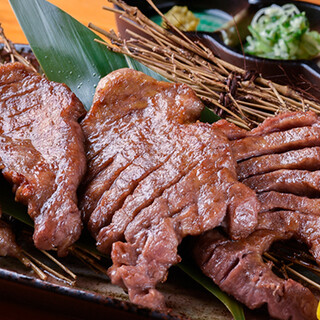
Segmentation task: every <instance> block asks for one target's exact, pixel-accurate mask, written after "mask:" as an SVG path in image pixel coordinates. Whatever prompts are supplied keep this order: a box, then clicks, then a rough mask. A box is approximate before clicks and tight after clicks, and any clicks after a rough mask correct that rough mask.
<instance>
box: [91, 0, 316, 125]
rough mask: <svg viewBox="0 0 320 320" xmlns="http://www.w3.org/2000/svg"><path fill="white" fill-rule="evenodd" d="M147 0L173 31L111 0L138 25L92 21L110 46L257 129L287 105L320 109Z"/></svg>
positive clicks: (224, 114) (227, 116)
mask: <svg viewBox="0 0 320 320" xmlns="http://www.w3.org/2000/svg"><path fill="white" fill-rule="evenodd" d="M146 1H147V2H148V3H149V4H150V5H151V6H152V7H153V8H154V10H155V11H156V12H157V13H158V14H159V15H161V16H162V18H163V19H164V21H165V22H166V25H168V26H169V30H165V29H163V28H162V27H160V26H158V25H157V24H155V23H154V22H153V21H151V20H150V19H149V18H147V17H146V16H145V15H144V14H143V13H142V12H141V11H140V10H139V9H138V8H136V7H132V6H129V5H127V4H126V3H125V2H123V1H121V0H109V2H112V3H113V4H115V5H116V6H118V7H119V8H121V10H119V9H117V8H109V7H104V9H106V10H109V11H113V12H115V13H116V14H119V15H120V19H123V20H125V21H126V22H127V23H128V24H130V25H132V26H133V29H132V30H127V33H128V35H129V36H130V37H131V38H130V39H129V40H126V39H125V38H123V37H121V36H120V35H118V34H116V33H115V32H114V31H113V30H111V31H105V30H103V29H101V28H100V27H98V26H95V25H93V24H90V25H89V27H91V28H92V29H94V30H95V31H97V32H99V33H101V34H103V35H104V36H106V37H107V39H108V40H110V42H111V43H110V42H109V41H106V42H102V43H103V44H105V45H106V46H107V47H108V48H109V49H110V50H113V51H115V52H119V53H122V54H126V55H128V56H130V57H133V58H134V59H136V60H138V61H140V62H141V63H143V64H145V65H146V66H148V67H149V68H150V69H152V70H154V71H156V72H157V73H159V74H161V75H163V76H164V77H165V78H167V79H169V80H171V81H174V82H181V83H186V84H188V85H189V86H191V87H192V88H193V90H194V91H195V92H196V93H197V95H198V96H199V97H200V98H201V99H202V100H203V101H204V102H205V103H207V104H208V106H209V107H210V106H211V108H212V109H213V111H214V112H215V113H217V114H218V115H220V116H222V117H223V118H225V119H227V120H229V121H232V122H234V123H236V124H237V125H239V126H241V127H244V128H247V129H248V128H252V127H254V126H255V125H257V124H258V123H259V122H262V121H263V120H264V119H265V118H267V117H269V116H272V115H274V114H276V113H277V112H279V111H282V110H305V109H310V110H314V111H315V112H318V113H319V112H320V104H319V103H317V102H316V101H313V100H310V99H306V98H303V97H302V95H301V94H299V93H298V92H296V91H295V90H293V89H291V88H290V87H288V86H282V85H279V84H276V83H273V82H272V81H269V80H266V79H264V78H262V77H261V76H259V75H258V74H256V73H254V72H247V71H245V70H243V69H241V68H238V67H236V66H234V65H231V64H230V63H227V62H226V61H224V60H222V59H219V58H218V57H216V56H214V55H213V53H212V51H211V50H210V49H208V48H207V47H205V46H204V44H203V43H201V42H200V41H195V42H194V41H192V40H191V39H190V38H188V36H187V35H186V34H184V33H183V32H181V31H180V30H178V29H177V28H176V27H175V26H173V25H172V24H170V22H169V21H168V20H167V19H166V18H165V16H164V15H163V14H162V13H161V12H160V11H159V10H158V9H157V7H156V6H155V5H154V3H153V2H152V0H146ZM133 30H136V31H133Z"/></svg>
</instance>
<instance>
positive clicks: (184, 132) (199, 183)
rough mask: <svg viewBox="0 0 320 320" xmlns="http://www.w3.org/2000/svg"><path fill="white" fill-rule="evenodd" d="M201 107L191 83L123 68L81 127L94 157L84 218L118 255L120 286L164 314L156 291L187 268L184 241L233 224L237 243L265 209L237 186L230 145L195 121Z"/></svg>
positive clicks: (104, 85) (113, 271)
mask: <svg viewBox="0 0 320 320" xmlns="http://www.w3.org/2000/svg"><path fill="white" fill-rule="evenodd" d="M202 109H203V105H202V103H201V102H200V100H198V99H197V98H196V96H195V94H194V92H193V91H192V90H191V89H190V88H189V87H187V86H186V85H180V84H172V83H167V82H159V81H156V80H154V79H152V78H150V77H148V76H146V75H144V74H143V73H141V72H137V71H133V70H130V69H122V70H118V71H115V72H113V73H111V74H110V75H108V76H107V77H105V78H104V79H102V80H101V82H100V83H99V85H98V87H97V91H96V94H95V97H94V103H93V106H92V108H91V110H90V111H89V113H88V114H87V116H86V117H85V119H84V120H83V121H82V123H81V124H82V127H83V130H84V133H85V137H86V151H87V158H88V159H89V161H88V167H89V170H88V174H87V177H86V179H85V181H84V183H83V187H82V197H81V202H80V203H81V208H82V210H83V216H84V217H85V220H86V221H88V226H89V229H90V230H91V232H92V234H93V235H94V236H95V237H96V239H97V245H98V248H99V250H100V251H102V252H105V253H109V252H110V251H111V256H112V260H113V266H112V267H111V268H110V269H109V274H110V277H111V279H112V281H113V283H116V284H119V285H122V286H123V287H125V288H127V289H128V292H129V297H130V299H131V300H132V301H133V302H135V303H138V304H141V305H144V306H148V307H151V308H163V307H164V300H163V297H162V295H161V294H160V293H159V292H158V291H157V290H156V289H155V287H156V285H157V283H159V282H160V281H165V279H166V277H167V271H168V269H169V267H170V266H171V265H173V264H175V263H177V262H178V261H180V258H179V256H178V254H177V247H178V245H179V243H180V242H181V240H182V238H183V237H185V236H186V235H197V234H200V233H202V232H203V231H205V230H209V229H211V228H214V227H215V226H217V225H220V224H221V222H222V221H223V220H224V219H227V220H228V221H229V222H230V223H229V230H230V233H231V234H232V235H233V236H234V237H235V238H238V237H243V236H247V235H248V234H249V233H250V232H251V231H252V230H253V229H254V227H255V225H256V223H257V216H256V214H257V211H258V210H259V204H258V202H257V199H256V197H255V193H254V192H253V191H252V190H251V189H249V188H247V187H245V186H244V185H243V184H242V183H239V182H238V181H237V179H236V170H235V161H234V159H233V157H232V154H231V150H230V147H229V141H228V139H227V137H226V136H225V135H224V134H223V133H222V132H221V130H219V129H218V128H214V127H213V126H212V125H209V124H205V123H200V122H195V121H196V120H197V119H198V117H199V115H200V113H201V111H202ZM239 194H241V197H237V195H239ZM226 214H227V216H228V218H226V217H225V216H226Z"/></svg>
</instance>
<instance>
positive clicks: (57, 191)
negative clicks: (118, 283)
mask: <svg viewBox="0 0 320 320" xmlns="http://www.w3.org/2000/svg"><path fill="white" fill-rule="evenodd" d="M0 111H1V119H0V168H1V169H2V173H3V175H4V177H5V178H6V179H7V180H9V181H10V182H11V183H12V184H13V190H14V192H15V193H16V200H17V201H20V202H22V203H24V204H26V205H28V213H29V215H30V216H31V217H32V218H33V219H34V222H35V232H34V236H33V238H34V242H35V245H36V246H37V247H38V248H39V249H45V250H50V249H52V248H57V249H58V253H59V254H60V255H64V254H65V253H66V252H67V249H68V247H69V246H70V245H71V244H72V243H73V242H74V241H76V240H77V239H78V237H79V235H80V232H81V215H80V212H79V210H78V208H77V197H76V190H77V187H78V185H79V183H80V180H81V178H82V176H83V174H84V171H85V164H86V159H85V153H84V150H83V134H82V131H81V128H80V126H79V124H78V123H77V120H78V118H79V117H80V116H82V115H83V114H84V113H85V110H84V108H83V106H82V105H81V103H80V102H79V100H78V99H77V98H76V97H75V95H74V94H73V93H72V92H71V91H70V90H69V89H68V88H67V87H66V86H65V85H62V84H57V83H54V82H50V81H48V80H46V79H45V78H42V77H41V76H39V75H37V74H35V73H33V72H32V71H31V70H29V69H27V68H26V67H25V66H23V65H22V64H19V63H15V64H7V65H4V66H1V67H0Z"/></svg>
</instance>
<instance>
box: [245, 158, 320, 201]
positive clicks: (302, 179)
mask: <svg viewBox="0 0 320 320" xmlns="http://www.w3.org/2000/svg"><path fill="white" fill-rule="evenodd" d="M319 158H320V157H319ZM319 167H320V165H319ZM243 183H244V184H245V185H247V186H248V187H249V188H251V189H253V190H255V191H256V192H258V193H261V192H265V191H278V192H287V193H292V194H296V195H300V196H309V197H312V198H314V197H319V196H320V171H319V170H317V171H308V170H276V171H272V172H269V173H266V174H259V175H255V176H253V177H250V178H247V179H244V180H243Z"/></svg>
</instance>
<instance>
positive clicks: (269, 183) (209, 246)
mask: <svg viewBox="0 0 320 320" xmlns="http://www.w3.org/2000/svg"><path fill="white" fill-rule="evenodd" d="M217 126H218V127H219V128H220V129H221V130H223V128H225V130H226V132H227V136H228V138H229V139H230V140H231V141H232V151H233V153H234V156H235V158H236V159H237V160H238V169H237V173H238V177H239V179H240V181H242V182H243V183H244V184H246V185H247V186H249V187H250V188H252V189H253V190H255V191H256V192H257V193H258V199H259V201H260V202H261V210H260V213H259V222H258V226H257V227H256V231H254V232H253V233H252V234H251V235H250V236H249V237H247V238H246V239H241V240H238V241H232V240H229V239H227V238H225V237H224V236H222V235H221V234H220V233H219V232H218V231H216V230H214V231H210V232H208V233H207V234H205V235H203V236H201V237H200V240H199V242H198V243H197V245H196V247H195V256H196V258H197V261H198V263H199V265H200V267H201V268H202V270H203V271H204V272H205V273H206V274H207V275H208V276H209V277H211V278H212V279H213V281H214V282H215V283H217V284H218V285H219V286H220V287H221V288H222V289H223V290H224V291H226V292H228V293H229V294H231V295H234V296H235V297H236V298H237V299H238V300H239V301H241V302H243V303H245V304H246V305H247V306H248V307H249V308H257V307H260V306H262V305H264V304H267V305H268V310H269V313H270V315H271V316H272V317H275V318H277V319H285V320H287V319H299V320H300V319H316V308H317V300H316V299H315V297H314V296H313V294H312V293H311V292H310V291H309V290H308V289H306V288H304V287H303V286H302V285H300V284H298V283H296V282H294V281H293V280H283V279H280V278H278V277H277V276H276V275H275V274H273V272H272V270H271V268H270V266H268V265H266V264H265V263H264V262H263V260H262V257H261V255H262V253H263V252H264V251H266V250H268V248H269V247H270V245H271V244H272V243H273V242H274V241H278V240H286V239H289V238H292V237H294V238H296V239H297V240H299V241H302V242H304V243H306V244H307V245H308V247H309V249H310V252H311V253H312V255H313V256H314V257H315V259H316V261H317V263H318V264H319V265H320V231H319V230H320V229H319V227H320V217H319V215H320V209H319V201H320V199H319V194H320V193H319V188H320V187H319V183H318V180H319V177H318V176H319V170H320V148H319V147H318V146H319V141H320V140H319V137H318V134H319V117H318V116H317V115H316V114H315V113H313V112H306V113H302V112H295V113H285V114H281V115H279V116H276V117H274V118H270V119H268V120H267V121H265V122H264V123H263V124H261V125H260V126H259V127H257V128H256V129H254V130H252V131H250V132H248V133H245V132H244V131H243V130H242V129H237V128H234V126H233V125H232V124H228V123H226V122H225V121H219V122H218V123H217Z"/></svg>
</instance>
